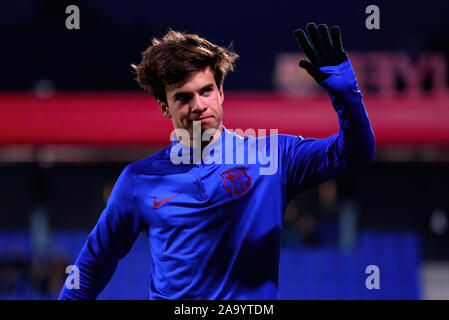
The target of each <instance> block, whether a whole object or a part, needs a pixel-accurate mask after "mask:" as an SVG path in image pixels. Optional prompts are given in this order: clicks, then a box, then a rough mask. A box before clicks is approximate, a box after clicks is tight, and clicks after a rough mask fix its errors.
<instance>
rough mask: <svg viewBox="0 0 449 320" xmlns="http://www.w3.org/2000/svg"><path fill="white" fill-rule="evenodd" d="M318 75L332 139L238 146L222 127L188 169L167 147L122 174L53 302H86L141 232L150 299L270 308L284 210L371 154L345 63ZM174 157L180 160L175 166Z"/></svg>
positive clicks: (264, 140) (278, 139) (241, 141)
mask: <svg viewBox="0 0 449 320" xmlns="http://www.w3.org/2000/svg"><path fill="white" fill-rule="evenodd" d="M320 69H321V70H322V71H324V72H328V73H332V76H330V77H329V78H328V79H326V80H325V81H323V82H322V83H320V85H321V86H322V87H324V88H325V89H326V90H327V91H328V93H329V95H330V97H331V100H332V105H333V107H334V109H335V111H336V112H337V114H338V118H339V124H340V130H339V133H338V134H335V135H332V136H330V137H328V138H325V139H304V138H302V137H301V136H290V135H282V134H278V135H271V136H267V137H245V138H241V137H240V136H238V135H236V134H234V133H232V132H231V131H230V130H228V129H226V128H224V130H223V134H222V135H221V137H220V138H219V139H217V140H216V141H214V142H212V143H211V144H210V146H209V147H210V150H213V152H210V153H209V155H208V154H206V155H205V156H204V157H203V159H202V160H200V161H199V162H197V163H192V161H191V160H192V154H193V153H194V150H193V149H192V148H189V150H185V149H186V148H185V147H181V146H180V144H179V143H178V142H176V141H174V142H173V143H172V145H171V146H170V147H168V148H166V149H164V150H162V151H160V152H159V153H157V154H154V155H152V156H150V157H148V158H146V159H143V160H141V161H138V162H135V163H132V164H130V165H128V166H127V167H126V168H125V169H124V170H123V172H122V174H121V175H120V177H119V179H118V180H117V182H116V184H115V186H114V189H113V191H112V194H111V196H110V197H109V199H108V202H107V207H106V208H105V209H104V211H103V212H102V214H101V216H100V218H99V220H98V223H97V225H96V226H95V227H94V229H93V230H92V232H91V233H90V235H89V236H88V238H87V241H86V243H85V245H84V247H83V249H82V250H81V253H80V255H79V257H78V259H77V260H76V263H75V265H76V266H77V267H78V268H79V270H80V288H79V289H68V288H67V287H66V286H64V287H63V289H62V291H61V293H60V297H59V298H60V299H95V298H96V297H97V295H98V294H99V293H100V292H101V291H102V290H103V288H104V287H105V285H106V284H107V282H108V281H109V279H110V277H111V276H112V274H113V273H114V270H115V269H116V266H117V263H118V261H119V260H120V259H121V258H122V257H124V256H125V255H126V254H127V253H128V251H129V250H130V248H131V247H132V245H133V243H134V241H135V240H136V238H137V236H138V234H139V233H140V232H141V231H146V233H147V236H148V241H149V243H150V248H151V256H152V260H153V263H152V274H151V283H150V284H149V290H150V299H278V267H279V254H280V240H281V230H282V221H283V213H284V211H285V208H286V206H287V203H288V201H289V200H290V199H292V198H293V197H294V196H295V195H296V194H297V193H298V192H301V191H303V190H305V189H307V188H309V187H312V186H315V185H318V184H320V183H322V182H323V181H325V180H328V179H330V178H332V177H334V176H335V175H337V174H340V173H342V172H346V171H348V170H352V169H354V168H355V167H357V166H359V165H362V164H365V163H368V162H369V161H371V160H372V158H373V154H374V145H375V143H374V135H373V132H372V129H371V125H370V122H369V120H368V116H367V114H366V111H365V108H364V105H363V101H362V95H361V93H360V91H359V90H358V89H357V83H356V79H355V74H354V71H353V69H352V67H351V64H350V62H349V60H347V61H345V62H343V63H342V64H340V65H338V66H333V67H322V68H320ZM184 151H186V152H189V151H190V154H187V155H186V154H185V153H184ZM251 152H253V154H252V156H251V155H250V154H251ZM242 154H245V156H243V155H242ZM179 155H181V156H180V157H178V158H177V159H178V160H179V159H180V158H182V159H183V161H184V160H186V161H184V163H182V162H181V163H179V164H174V163H173V162H174V161H173V159H174V158H176V157H177V156H179ZM254 155H256V156H255V157H254ZM227 156H229V157H228V158H229V159H232V161H229V159H227V161H226V157H227ZM211 158H213V159H215V160H217V159H220V158H221V159H222V160H223V161H215V163H214V162H212V163H211V161H208V160H210V159H211ZM254 158H255V159H256V161H254ZM178 162H179V161H178ZM217 162H218V163H217ZM220 162H221V163H220ZM229 162H231V163H229ZM270 166H271V169H270V170H267V168H268V167H270ZM262 168H265V170H266V171H265V173H264V172H263V169H262ZM267 171H268V173H267Z"/></svg>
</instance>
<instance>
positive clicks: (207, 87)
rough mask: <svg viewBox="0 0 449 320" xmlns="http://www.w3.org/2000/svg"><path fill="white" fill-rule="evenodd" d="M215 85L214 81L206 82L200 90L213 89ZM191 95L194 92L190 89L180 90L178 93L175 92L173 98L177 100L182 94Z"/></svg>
mask: <svg viewBox="0 0 449 320" xmlns="http://www.w3.org/2000/svg"><path fill="white" fill-rule="evenodd" d="M213 86H214V84H213V83H209V84H206V85H205V86H204V87H202V88H200V90H199V91H200V92H202V91H204V90H207V89H212V88H213ZM191 95H192V93H191V92H189V91H178V92H176V93H174V94H173V99H175V100H176V99H177V98H179V97H182V96H191Z"/></svg>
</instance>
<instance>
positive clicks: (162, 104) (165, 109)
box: [157, 100, 171, 118]
mask: <svg viewBox="0 0 449 320" xmlns="http://www.w3.org/2000/svg"><path fill="white" fill-rule="evenodd" d="M157 105H158V106H159V109H161V112H162V114H163V115H164V116H165V117H166V118H171V114H170V111H169V110H168V106H167V104H166V103H165V102H164V101H161V100H157Z"/></svg>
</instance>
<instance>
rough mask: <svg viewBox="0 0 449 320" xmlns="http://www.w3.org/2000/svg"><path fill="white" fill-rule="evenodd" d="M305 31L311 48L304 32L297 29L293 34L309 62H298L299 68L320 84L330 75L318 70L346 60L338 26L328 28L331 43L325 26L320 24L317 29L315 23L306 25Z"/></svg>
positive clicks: (346, 56)
mask: <svg viewBox="0 0 449 320" xmlns="http://www.w3.org/2000/svg"><path fill="white" fill-rule="evenodd" d="M307 31H309V35H310V38H311V39H312V43H313V47H312V45H311V44H310V42H309V40H308V39H307V36H306V33H305V32H304V30H302V29H298V30H296V31H295V32H294V33H293V34H294V36H295V37H296V39H297V40H298V42H299V45H300V46H301V47H302V49H303V51H304V53H305V55H306V57H307V58H308V59H309V60H310V62H311V63H310V62H309V61H306V60H301V61H299V66H300V67H301V68H304V69H306V71H307V72H308V73H309V74H310V75H311V76H312V77H313V78H314V79H315V80H316V81H317V82H322V81H324V80H326V79H327V78H329V77H330V76H331V74H329V73H324V72H322V71H320V70H319V69H318V68H320V67H324V66H336V65H339V64H340V63H342V62H344V61H345V60H347V59H348V55H347V54H346V52H345V51H344V50H343V46H342V44H341V36H340V28H339V27H338V26H334V27H331V28H330V34H331V37H332V41H331V38H330V37H329V31H328V29H327V25H325V24H320V25H319V26H318V28H317V27H316V24H315V23H308V24H307Z"/></svg>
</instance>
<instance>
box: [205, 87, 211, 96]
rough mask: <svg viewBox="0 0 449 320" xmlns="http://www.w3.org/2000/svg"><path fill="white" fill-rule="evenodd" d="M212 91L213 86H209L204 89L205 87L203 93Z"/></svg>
mask: <svg viewBox="0 0 449 320" xmlns="http://www.w3.org/2000/svg"><path fill="white" fill-rule="evenodd" d="M211 91H212V88H211V87H209V88H204V89H203V94H205V93H208V92H211Z"/></svg>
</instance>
